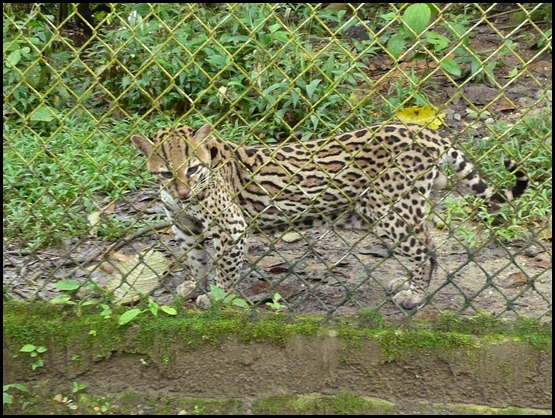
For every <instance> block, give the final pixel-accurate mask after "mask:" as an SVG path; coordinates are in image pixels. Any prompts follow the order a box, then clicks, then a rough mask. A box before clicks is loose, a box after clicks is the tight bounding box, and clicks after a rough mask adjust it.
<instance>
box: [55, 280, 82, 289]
mask: <svg viewBox="0 0 555 418" xmlns="http://www.w3.org/2000/svg"><path fill="white" fill-rule="evenodd" d="M79 286H81V283H79V282H78V281H77V280H72V279H64V280H60V281H59V282H56V284H54V287H55V288H56V289H58V290H62V291H68V290H76V289H79Z"/></svg>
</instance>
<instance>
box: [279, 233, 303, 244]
mask: <svg viewBox="0 0 555 418" xmlns="http://www.w3.org/2000/svg"><path fill="white" fill-rule="evenodd" d="M302 238H303V234H301V233H300V232H287V233H286V234H284V235H283V236H282V237H281V240H282V241H283V242H286V243H288V244H291V243H293V242H297V241H300V240H301V239H302Z"/></svg>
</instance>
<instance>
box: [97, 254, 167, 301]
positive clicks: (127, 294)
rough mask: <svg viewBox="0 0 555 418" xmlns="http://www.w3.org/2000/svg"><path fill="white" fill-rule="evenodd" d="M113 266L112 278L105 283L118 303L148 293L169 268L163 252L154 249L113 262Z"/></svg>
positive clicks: (138, 297)
mask: <svg viewBox="0 0 555 418" xmlns="http://www.w3.org/2000/svg"><path fill="white" fill-rule="evenodd" d="M114 267H115V268H116V271H115V272H114V278H113V279H111V280H110V281H109V282H108V283H106V289H107V290H109V291H113V292H114V298H115V299H114V302H115V303H118V304H127V303H131V302H136V301H137V300H139V299H140V297H141V296H145V295H149V294H150V293H151V292H152V291H153V290H154V289H156V288H157V287H158V286H159V284H160V279H161V278H162V276H163V275H164V274H165V273H166V272H167V271H168V269H169V266H168V261H167V260H166V257H165V256H164V254H162V253H161V252H159V251H155V250H149V251H147V252H146V253H140V254H137V255H135V256H133V257H130V258H128V259H127V260H125V261H120V262H118V263H115V266H114Z"/></svg>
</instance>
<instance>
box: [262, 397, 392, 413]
mask: <svg viewBox="0 0 555 418" xmlns="http://www.w3.org/2000/svg"><path fill="white" fill-rule="evenodd" d="M252 409H253V412H254V413H255V414H258V415H282V414H318V415H353V414H357V415H362V414H364V415H382V414H384V413H387V412H391V411H392V410H393V404H392V403H390V402H387V401H384V400H381V399H375V398H369V397H365V396H355V395H350V394H341V395H335V396H308V395H304V396H300V395H297V396H272V397H269V398H265V399H260V400H257V401H255V402H253V406H252Z"/></svg>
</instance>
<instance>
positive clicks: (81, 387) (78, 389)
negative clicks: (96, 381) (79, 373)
mask: <svg viewBox="0 0 555 418" xmlns="http://www.w3.org/2000/svg"><path fill="white" fill-rule="evenodd" d="M86 387H87V385H83V384H81V383H77V382H73V387H72V389H71V392H72V393H77V392H81V391H82V390H85V389H86Z"/></svg>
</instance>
